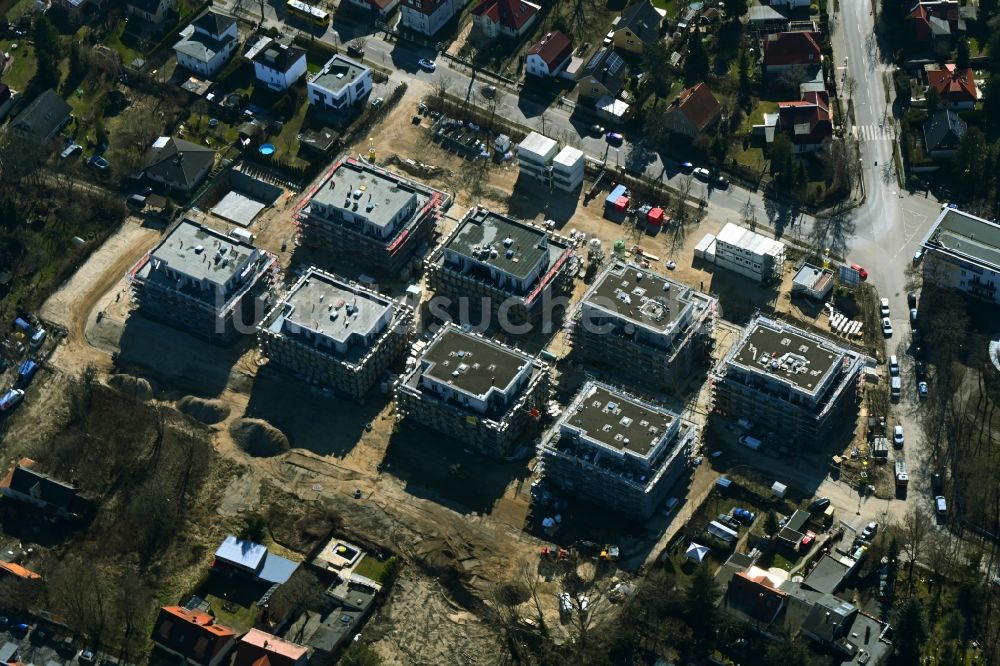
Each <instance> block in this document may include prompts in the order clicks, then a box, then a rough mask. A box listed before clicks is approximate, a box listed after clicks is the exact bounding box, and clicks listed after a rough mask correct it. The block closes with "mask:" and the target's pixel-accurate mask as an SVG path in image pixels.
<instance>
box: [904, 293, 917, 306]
mask: <svg viewBox="0 0 1000 666" xmlns="http://www.w3.org/2000/svg"><path fill="white" fill-rule="evenodd" d="M906 306H907V307H910V308H915V307H917V293H916V292H915V291H911V292H909V293H907V294H906Z"/></svg>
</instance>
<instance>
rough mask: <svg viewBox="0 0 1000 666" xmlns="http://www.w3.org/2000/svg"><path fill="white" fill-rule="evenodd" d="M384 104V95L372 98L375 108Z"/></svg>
mask: <svg viewBox="0 0 1000 666" xmlns="http://www.w3.org/2000/svg"><path fill="white" fill-rule="evenodd" d="M383 104H385V99H384V98H382V97H376V98H375V99H373V100H372V108H373V109H380V108H382V105H383Z"/></svg>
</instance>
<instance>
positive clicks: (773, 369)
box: [731, 319, 846, 393]
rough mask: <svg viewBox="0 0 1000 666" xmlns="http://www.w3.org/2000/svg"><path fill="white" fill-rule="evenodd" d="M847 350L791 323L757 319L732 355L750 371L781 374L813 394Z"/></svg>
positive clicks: (784, 378)
mask: <svg viewBox="0 0 1000 666" xmlns="http://www.w3.org/2000/svg"><path fill="white" fill-rule="evenodd" d="M845 353H846V350H845V349H843V348H842V347H839V346H838V345H837V344H836V343H835V342H833V341H832V340H825V339H822V338H819V336H814V335H812V334H807V333H806V332H805V331H802V330H800V329H797V328H795V327H794V326H791V325H789V324H788V323H785V322H770V321H768V320H764V319H755V320H754V321H753V322H752V323H751V324H750V327H749V329H748V332H747V333H745V334H744V337H743V339H742V340H741V341H740V342H739V343H738V346H737V347H736V348H735V349H734V351H733V353H732V355H731V358H732V361H733V362H734V363H737V364H738V365H741V366H743V367H744V368H746V369H748V370H750V371H753V372H757V373H760V374H767V375H770V376H775V377H779V378H781V379H783V380H785V381H788V382H790V383H792V384H794V385H795V386H797V387H798V388H800V389H803V390H805V391H807V392H810V393H812V392H814V391H815V390H816V388H817V387H818V386H819V385H820V384H821V383H822V381H823V379H824V377H826V376H827V375H828V374H829V373H831V372H832V371H833V370H834V368H835V367H836V365H837V363H839V362H840V361H841V359H842V358H843V356H844V354H845Z"/></svg>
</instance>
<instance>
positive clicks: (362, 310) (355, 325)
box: [268, 269, 395, 357]
mask: <svg viewBox="0 0 1000 666" xmlns="http://www.w3.org/2000/svg"><path fill="white" fill-rule="evenodd" d="M283 305H284V307H283V309H282V313H281V315H280V316H278V317H276V318H275V320H274V321H273V322H271V324H270V326H269V327H268V328H269V329H270V330H271V331H273V332H275V333H278V332H282V333H284V334H290V332H289V331H288V329H287V326H285V324H286V322H290V323H293V324H297V325H299V326H302V327H305V328H308V329H310V330H312V331H320V333H321V334H322V335H323V336H324V337H326V338H329V339H331V340H334V341H336V342H340V343H350V341H351V338H352V337H354V336H356V337H357V342H358V343H360V342H361V341H362V340H363V339H364V337H365V336H367V335H368V334H369V333H371V332H372V330H373V329H374V328H375V327H376V325H377V324H378V323H379V321H381V320H382V318H383V317H384V316H385V315H386V313H387V312H388V311H389V310H391V309H392V308H393V307H394V305H395V301H393V300H392V299H391V298H387V297H384V296H381V295H376V294H375V293H372V292H370V291H368V290H365V289H362V288H361V287H359V286H357V285H354V286H352V285H350V284H349V283H348V282H346V281H344V280H342V279H340V278H338V277H336V276H334V275H330V274H329V273H325V272H323V271H319V270H316V269H311V270H309V271H308V272H307V273H306V274H305V275H303V276H302V278H300V279H299V281H298V282H297V283H296V284H295V286H294V287H292V289H291V291H290V292H289V294H288V296H286V297H285V300H284V303H283ZM348 306H350V307H348ZM349 309H350V310H351V311H352V312H351V314H348V310H349ZM359 346H360V345H352V348H353V349H352V350H351V351H350V352H349V355H350V356H352V357H354V356H360V355H363V354H364V352H365V351H366V350H365V349H359V348H358V347H359Z"/></svg>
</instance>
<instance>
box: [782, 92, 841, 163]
mask: <svg viewBox="0 0 1000 666" xmlns="http://www.w3.org/2000/svg"><path fill="white" fill-rule="evenodd" d="M775 130H776V131H778V132H782V133H783V134H785V135H787V136H788V138H789V139H791V141H792V149H793V150H794V152H796V153H812V152H816V151H817V150H822V149H823V148H826V146H827V145H829V143H830V142H831V141H832V140H833V112H832V111H831V109H830V95H829V93H827V92H826V91H825V90H824V91H821V92H806V93H803V95H802V99H801V100H799V101H797V102H778V118H777V127H776V128H775Z"/></svg>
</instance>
